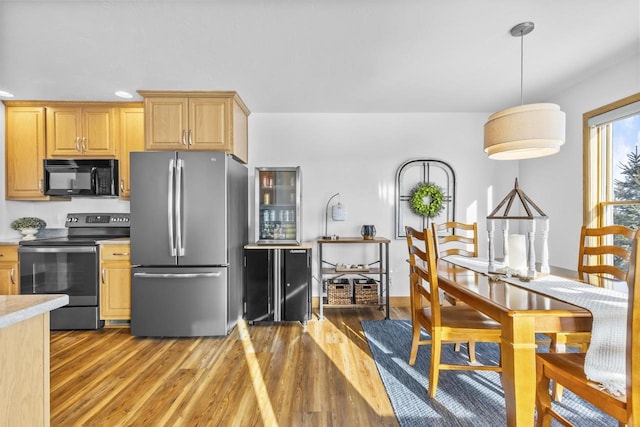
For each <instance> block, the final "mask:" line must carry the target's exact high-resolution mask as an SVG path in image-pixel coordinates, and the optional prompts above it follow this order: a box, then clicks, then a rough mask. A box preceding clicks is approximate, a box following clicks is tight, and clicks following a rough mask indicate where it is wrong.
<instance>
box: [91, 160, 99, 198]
mask: <svg viewBox="0 0 640 427" xmlns="http://www.w3.org/2000/svg"><path fill="white" fill-rule="evenodd" d="M90 179H91V194H97V193H96V189H97V188H98V174H97V169H96V167H95V166H94V167H92V168H91V178H90Z"/></svg>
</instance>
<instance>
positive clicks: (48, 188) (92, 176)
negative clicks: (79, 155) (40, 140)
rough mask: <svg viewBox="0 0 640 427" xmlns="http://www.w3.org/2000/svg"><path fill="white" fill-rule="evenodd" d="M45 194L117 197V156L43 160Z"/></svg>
mask: <svg viewBox="0 0 640 427" xmlns="http://www.w3.org/2000/svg"><path fill="white" fill-rule="evenodd" d="M44 194H46V195H48V196H64V197H71V196H88V197H116V196H118V161H117V160H115V159H44Z"/></svg>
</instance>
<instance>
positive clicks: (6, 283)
mask: <svg viewBox="0 0 640 427" xmlns="http://www.w3.org/2000/svg"><path fill="white" fill-rule="evenodd" d="M19 294H20V271H19V270H18V263H17V262H16V263H8V262H3V263H0V295H19Z"/></svg>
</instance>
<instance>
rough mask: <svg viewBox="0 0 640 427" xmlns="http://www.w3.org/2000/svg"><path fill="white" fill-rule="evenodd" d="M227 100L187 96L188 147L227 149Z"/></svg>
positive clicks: (196, 148)
mask: <svg viewBox="0 0 640 427" xmlns="http://www.w3.org/2000/svg"><path fill="white" fill-rule="evenodd" d="M226 105H227V100H226V99H218V98H189V130H188V135H187V141H188V145H189V149H195V150H218V151H228V150H229V148H230V147H229V146H228V145H227V138H226V131H227V123H226V117H227V111H226V109H227V108H226Z"/></svg>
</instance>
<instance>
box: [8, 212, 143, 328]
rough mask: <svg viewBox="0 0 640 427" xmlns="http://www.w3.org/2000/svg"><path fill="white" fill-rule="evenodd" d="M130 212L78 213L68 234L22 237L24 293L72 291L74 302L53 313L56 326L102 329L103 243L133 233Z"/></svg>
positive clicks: (71, 218)
mask: <svg viewBox="0 0 640 427" xmlns="http://www.w3.org/2000/svg"><path fill="white" fill-rule="evenodd" d="M130 225H131V221H130V218H129V214H128V213H100V214H96V213H73V214H68V215H67V219H66V221H65V227H66V228H67V235H66V236H63V237H52V238H42V239H35V240H22V241H21V242H20V247H19V249H18V253H19V255H20V293H21V294H67V295H69V304H67V305H66V306H64V307H60V308H58V309H55V310H53V311H52V312H51V317H50V318H51V329H54V330H55V329H65V330H66V329H98V328H101V327H102V326H103V325H104V322H103V321H101V320H100V307H99V302H100V281H99V268H100V267H99V264H100V256H99V245H98V242H99V241H102V240H107V239H115V238H122V237H129V228H130Z"/></svg>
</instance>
